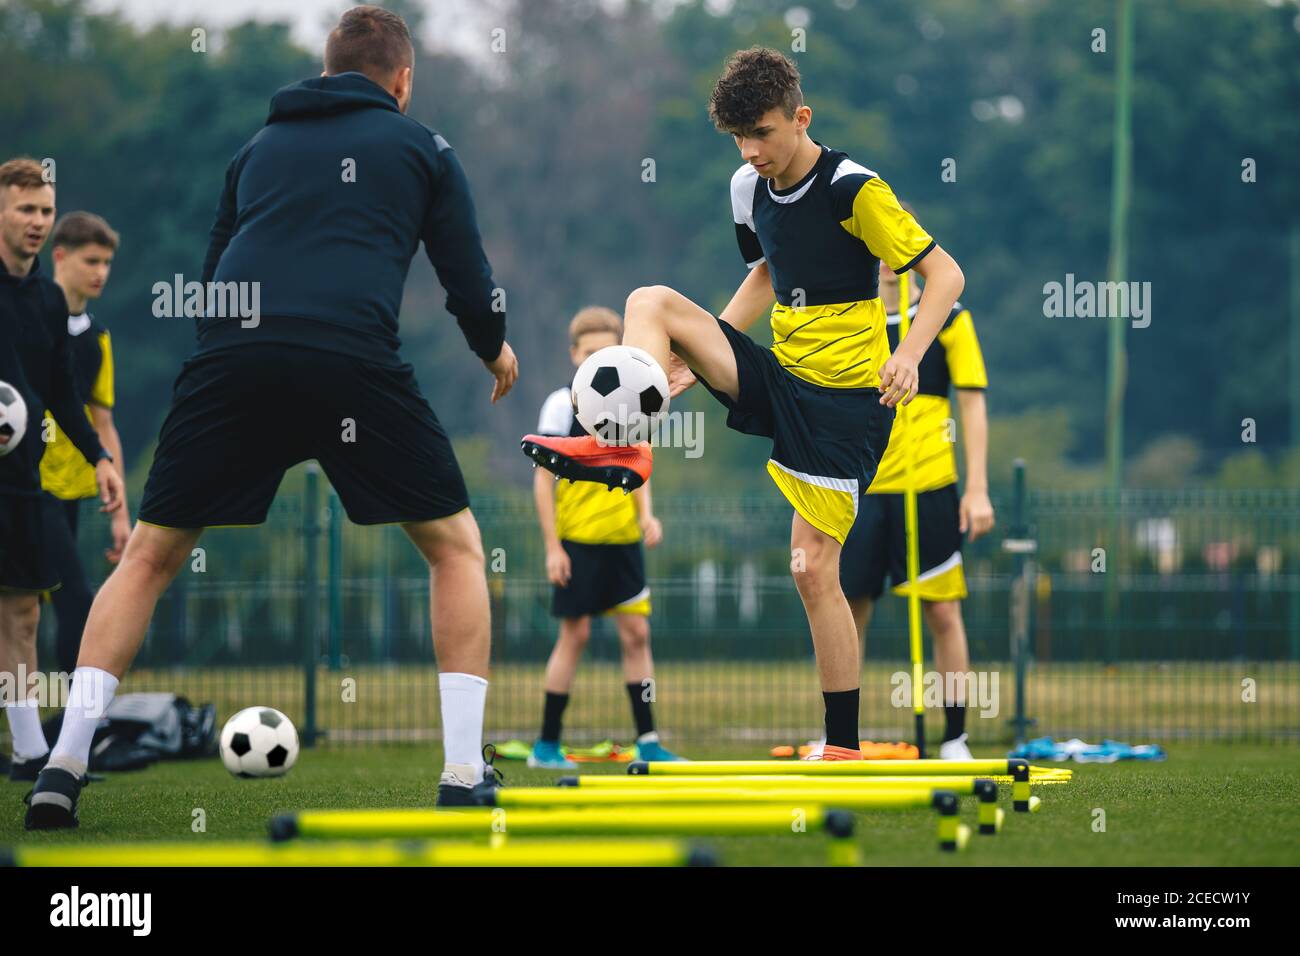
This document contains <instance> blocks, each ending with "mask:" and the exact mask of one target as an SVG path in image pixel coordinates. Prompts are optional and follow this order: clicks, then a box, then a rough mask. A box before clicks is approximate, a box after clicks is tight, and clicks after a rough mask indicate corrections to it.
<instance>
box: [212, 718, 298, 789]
mask: <svg viewBox="0 0 1300 956" xmlns="http://www.w3.org/2000/svg"><path fill="white" fill-rule="evenodd" d="M297 759H298V731H297V730H296V729H294V726H293V721H291V720H290V719H289V718H288V717H286V716H284V714H282V713H280V712H279V711H278V710H275V709H274V708H272V707H245V708H244V709H243V710H241V711H240V712H239V713H237V714H235V716H233V717H231V718H230V719H229V720H228V721H226V726H224V727H222V728H221V762H222V763H224V764H225V765H226V769H227V770H229V771H230V772H231V773H233V774H234V775H235V776H236V777H279V776H281V775H282V774H286V773H288V772H289V768H291V767H292V766H293V765H294V762H295V761H296V760H297Z"/></svg>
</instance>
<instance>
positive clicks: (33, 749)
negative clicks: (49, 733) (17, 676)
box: [5, 698, 50, 760]
mask: <svg viewBox="0 0 1300 956" xmlns="http://www.w3.org/2000/svg"><path fill="white" fill-rule="evenodd" d="M5 716H6V717H8V718H9V733H11V734H13V736H14V757H15V758H17V759H18V760H31V759H33V758H34V757H44V756H45V755H46V754H47V753H49V752H50V745H49V744H48V743H46V742H45V731H43V730H41V712H40V709H39V708H38V707H37V706H36V701H34V700H31V699H30V698H29V699H28V700H22V701H18V702H17V703H14V704H5Z"/></svg>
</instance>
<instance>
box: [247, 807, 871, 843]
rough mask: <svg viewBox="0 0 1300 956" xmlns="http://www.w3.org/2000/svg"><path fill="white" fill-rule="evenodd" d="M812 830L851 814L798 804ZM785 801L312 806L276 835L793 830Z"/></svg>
mask: <svg viewBox="0 0 1300 956" xmlns="http://www.w3.org/2000/svg"><path fill="white" fill-rule="evenodd" d="M799 809H800V810H801V815H800V817H799V822H800V823H801V825H803V826H805V827H806V828H807V829H808V830H819V829H820V830H825V831H826V832H827V833H830V834H831V835H832V836H836V837H848V836H850V835H851V834H852V832H853V817H852V816H851V815H850V814H849V813H847V812H845V811H842V810H827V809H826V808H825V807H823V806H817V805H810V806H808V807H802V808H799ZM791 819H792V815H791V809H790V808H789V807H786V806H735V807H732V806H726V807H718V806H698V807H689V806H687V807H628V808H624V807H604V808H590V809H554V810H534V809H524V808H519V809H506V808H503V807H493V808H488V807H482V808H467V809H463V810H462V809H458V810H307V811H303V812H301V813H297V814H287V815H285V816H280V817H276V818H275V819H274V820H273V821H272V825H271V837H272V839H274V840H287V839H292V838H293V837H295V836H299V837H314V838H328V839H369V838H375V837H389V838H411V837H438V836H488V835H494V834H506V833H508V834H511V835H528V834H550V835H558V834H565V835H567V834H589V835H597V834H601V835H604V834H613V835H628V834H642V835H650V834H655V835H660V836H749V835H755V834H773V835H775V834H780V833H789V832H791Z"/></svg>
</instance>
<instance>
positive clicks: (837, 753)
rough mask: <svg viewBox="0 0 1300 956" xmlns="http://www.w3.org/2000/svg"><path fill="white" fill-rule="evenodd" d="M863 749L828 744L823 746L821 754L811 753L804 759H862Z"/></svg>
mask: <svg viewBox="0 0 1300 956" xmlns="http://www.w3.org/2000/svg"><path fill="white" fill-rule="evenodd" d="M861 759H862V751H861V750H850V749H849V748H848V747H832V746H831V745H830V744H826V745H825V746H824V747H822V752H821V756H820V757H818V756H814V755H813V754H809V755H808V756H807V757H804V760H861Z"/></svg>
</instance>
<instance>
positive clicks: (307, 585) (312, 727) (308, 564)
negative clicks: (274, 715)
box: [302, 461, 320, 747]
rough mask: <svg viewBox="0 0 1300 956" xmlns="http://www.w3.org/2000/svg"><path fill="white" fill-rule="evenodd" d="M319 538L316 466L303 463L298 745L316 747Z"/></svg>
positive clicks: (318, 467)
mask: <svg viewBox="0 0 1300 956" xmlns="http://www.w3.org/2000/svg"><path fill="white" fill-rule="evenodd" d="M319 534H320V465H318V464H317V463H316V462H314V461H313V462H308V463H307V476H306V484H305V485H304V491H303V506H302V537H303V588H302V600H303V613H302V631H303V634H302V667H303V728H302V745H303V746H304V747H312V746H315V744H316V664H317V659H318V657H319V655H320V648H319V647H318V642H319V639H320V632H319V617H320V615H319V613H318V612H319V608H318V606H317V605H318V603H319V601H320V580H319V575H318V571H317V567H316V564H317V559H316V558H317V540H316V539H317V536H318V535H319Z"/></svg>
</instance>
